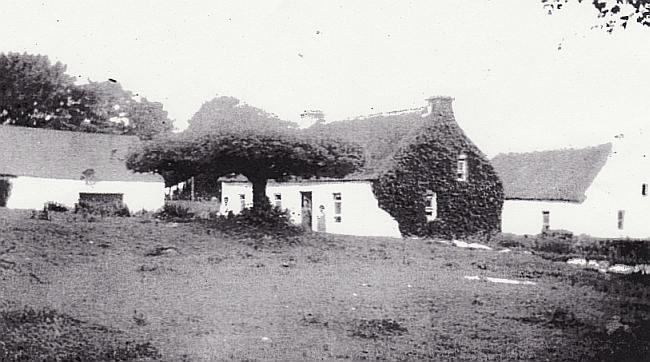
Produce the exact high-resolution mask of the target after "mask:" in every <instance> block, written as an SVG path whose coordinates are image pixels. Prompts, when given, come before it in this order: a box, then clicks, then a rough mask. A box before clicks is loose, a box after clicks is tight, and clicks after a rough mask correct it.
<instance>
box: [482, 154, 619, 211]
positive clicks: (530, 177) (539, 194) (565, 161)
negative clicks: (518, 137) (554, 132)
mask: <svg viewBox="0 0 650 362" xmlns="http://www.w3.org/2000/svg"><path fill="white" fill-rule="evenodd" d="M611 148H612V145H611V144H610V143H606V144H602V145H599V146H595V147H588V148H582V149H563V150H553V151H538V152H528V153H506V154H499V155H497V156H495V157H494V158H493V159H492V161H491V162H492V166H493V167H494V169H495V170H496V172H497V174H498V175H499V177H500V178H501V181H502V182H503V189H504V192H505V196H506V199H516V200H554V201H572V202H582V201H584V199H585V197H586V196H585V192H586V191H587V189H588V188H589V186H591V184H592V182H593V181H594V179H595V178H596V175H598V173H599V172H600V170H601V169H602V168H603V166H604V165H605V163H606V162H607V157H608V156H609V154H610V151H611Z"/></svg>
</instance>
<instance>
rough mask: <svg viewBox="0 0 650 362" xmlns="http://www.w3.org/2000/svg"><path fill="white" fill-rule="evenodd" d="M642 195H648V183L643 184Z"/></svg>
mask: <svg viewBox="0 0 650 362" xmlns="http://www.w3.org/2000/svg"><path fill="white" fill-rule="evenodd" d="M641 196H648V184H641Z"/></svg>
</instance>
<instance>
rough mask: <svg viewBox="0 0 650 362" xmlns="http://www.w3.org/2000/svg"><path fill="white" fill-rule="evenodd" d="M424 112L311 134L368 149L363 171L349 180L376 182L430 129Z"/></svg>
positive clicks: (318, 128)
mask: <svg viewBox="0 0 650 362" xmlns="http://www.w3.org/2000/svg"><path fill="white" fill-rule="evenodd" d="M424 113H425V109H424V108H417V109H410V110H404V111H395V112H388V113H382V114H375V115H370V116H366V117H357V118H354V119H347V120H343V121H337V122H331V123H324V124H322V123H321V124H315V125H314V126H312V127H311V128H309V129H308V130H307V132H313V133H316V134H318V135H320V136H323V137H332V138H338V139H342V140H345V141H349V142H355V143H357V144H359V145H361V146H362V147H363V149H364V153H365V159H366V164H365V166H364V167H363V169H361V170H359V171H358V172H355V173H354V174H351V175H348V176H347V177H345V179H350V180H355V179H374V178H377V177H378V176H379V175H381V173H382V172H383V171H385V170H387V169H389V168H390V166H391V164H392V162H393V158H394V156H395V154H396V153H397V152H398V151H399V150H400V148H401V147H402V146H404V145H408V144H409V143H411V142H413V141H414V140H415V137H416V136H417V135H418V134H420V131H421V130H422V128H423V127H424V126H425V125H426V118H424V117H423V115H424Z"/></svg>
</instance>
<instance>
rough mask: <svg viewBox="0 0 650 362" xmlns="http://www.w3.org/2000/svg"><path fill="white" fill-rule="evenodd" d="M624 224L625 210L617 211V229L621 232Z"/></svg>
mask: <svg viewBox="0 0 650 362" xmlns="http://www.w3.org/2000/svg"><path fill="white" fill-rule="evenodd" d="M624 222H625V210H618V229H619V230H623V226H624Z"/></svg>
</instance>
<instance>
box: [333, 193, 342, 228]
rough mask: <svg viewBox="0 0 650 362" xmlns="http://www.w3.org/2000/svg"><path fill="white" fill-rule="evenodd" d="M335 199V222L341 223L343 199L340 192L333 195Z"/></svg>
mask: <svg viewBox="0 0 650 362" xmlns="http://www.w3.org/2000/svg"><path fill="white" fill-rule="evenodd" d="M332 197H333V198H334V222H341V204H342V201H343V200H342V197H341V193H340V192H335V193H333V194H332Z"/></svg>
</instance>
